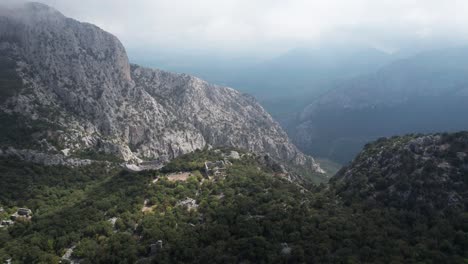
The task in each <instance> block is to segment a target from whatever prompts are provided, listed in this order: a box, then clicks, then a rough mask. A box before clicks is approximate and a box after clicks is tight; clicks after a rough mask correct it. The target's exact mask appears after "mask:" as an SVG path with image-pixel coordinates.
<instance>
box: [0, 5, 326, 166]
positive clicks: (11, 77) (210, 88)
mask: <svg viewBox="0 0 468 264" xmlns="http://www.w3.org/2000/svg"><path fill="white" fill-rule="evenodd" d="M0 54H1V56H0V63H1V66H2V67H1V69H0V74H4V75H5V76H3V77H4V78H3V79H2V82H0V85H1V86H2V87H1V89H2V92H1V93H0V104H1V115H2V118H6V119H8V118H11V117H12V116H14V117H16V116H21V117H23V118H24V117H26V120H25V121H24V122H25V124H26V127H33V126H32V125H31V124H32V123H37V122H39V123H41V124H43V125H42V127H41V128H36V127H34V129H31V130H32V131H34V133H31V134H27V136H28V137H29V136H30V137H32V138H34V140H33V141H32V143H31V144H30V145H28V148H30V149H36V150H41V151H47V152H57V153H58V152H60V151H62V152H63V150H66V152H67V153H70V155H73V154H77V153H82V152H83V151H84V150H86V151H95V152H97V153H102V154H106V155H108V154H112V155H117V156H118V157H120V158H121V159H122V160H125V161H128V162H137V163H138V162H141V161H142V160H156V161H159V162H166V161H168V160H170V159H172V158H174V157H176V156H178V155H181V154H184V153H187V152H191V151H194V150H196V149H202V148H204V147H207V146H209V145H211V146H229V147H236V148H242V149H246V150H249V151H252V152H257V153H268V154H269V155H270V156H271V157H273V158H275V159H278V160H282V161H285V162H287V163H290V164H293V165H301V166H307V167H308V168H310V170H312V171H320V170H321V169H320V167H319V166H318V164H317V163H315V161H314V160H313V159H312V158H311V157H309V156H306V155H304V154H302V153H301V152H300V151H299V150H298V149H297V148H296V147H295V146H294V145H293V144H291V142H290V141H289V139H288V137H287V135H286V134H285V133H284V131H283V130H282V129H281V127H280V126H279V125H278V124H277V123H276V122H275V121H274V120H273V119H272V118H271V116H270V115H269V114H268V113H267V112H266V111H265V110H264V109H263V108H262V107H261V106H260V105H259V104H258V103H257V102H256V101H255V100H254V99H253V98H251V97H250V96H247V95H244V94H241V93H239V92H238V91H236V90H233V89H231V88H226V87H220V86H216V85H212V84H209V83H207V82H205V81H203V80H200V79H198V78H196V77H192V76H189V75H185V74H174V73H169V72H164V71H160V70H152V69H147V68H142V67H139V66H137V65H130V64H129V62H128V59H127V55H126V53H125V49H124V47H123V46H122V44H121V43H120V42H119V40H118V39H117V38H116V37H114V36H113V35H111V34H109V33H107V32H105V31H103V30H101V29H100V28H98V27H96V26H94V25H91V24H87V23H80V22H78V21H76V20H73V19H70V18H67V17H65V16H63V15H62V14H61V13H59V12H58V11H56V10H54V9H52V8H50V7H48V6H45V5H43V4H38V3H29V4H26V5H23V6H21V7H17V8H2V9H1V10H0ZM3 80H6V81H3ZM3 143H4V142H2V145H5V144H3Z"/></svg>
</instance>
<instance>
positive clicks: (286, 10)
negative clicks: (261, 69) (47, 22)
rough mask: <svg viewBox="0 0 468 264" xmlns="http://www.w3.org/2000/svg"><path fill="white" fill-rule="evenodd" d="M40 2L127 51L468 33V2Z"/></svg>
mask: <svg viewBox="0 0 468 264" xmlns="http://www.w3.org/2000/svg"><path fill="white" fill-rule="evenodd" d="M1 1H7V0H0V2H1ZM10 1H11V0H10ZM39 2H42V3H45V4H48V5H51V6H53V7H55V8H56V9H58V10H59V11H61V12H62V13H64V14H65V15H67V16H70V17H73V18H76V19H78V20H81V21H87V22H91V23H93V24H96V25H98V26H99V27H101V28H103V29H105V30H107V31H109V32H111V33H113V34H115V35H117V36H118V37H119V38H120V39H121V40H122V42H123V43H124V44H125V46H127V47H128V48H130V49H131V48H149V49H151V48H161V49H185V50H192V49H194V50H205V51H209V50H213V51H218V52H219V51H221V52H226V53H236V52H241V53H242V52H253V53H256V52H258V53H264V52H266V53H268V52H279V51H282V50H287V49H290V48H295V47H298V46H313V45H316V44H317V43H323V42H329V41H335V42H340V41H342V42H356V43H360V44H366V45H370V46H373V47H377V48H380V49H383V50H388V51H394V50H398V49H399V48H401V47H402V46H405V45H410V44H411V43H419V42H422V43H430V42H434V41H441V40H442V41H450V42H457V41H465V40H466V39H467V37H468V0H131V1H130V0H39Z"/></svg>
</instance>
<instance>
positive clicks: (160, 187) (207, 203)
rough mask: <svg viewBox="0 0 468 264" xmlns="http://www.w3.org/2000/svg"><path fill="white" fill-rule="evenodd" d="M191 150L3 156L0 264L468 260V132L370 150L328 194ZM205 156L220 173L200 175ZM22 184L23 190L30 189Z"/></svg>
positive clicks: (247, 158)
mask: <svg viewBox="0 0 468 264" xmlns="http://www.w3.org/2000/svg"><path fill="white" fill-rule="evenodd" d="M233 151H235V150H232V149H213V150H207V149H206V150H202V151H195V152H192V153H189V154H185V155H182V156H179V157H177V158H175V159H173V160H171V162H169V163H168V164H167V165H166V166H165V167H163V168H162V169H160V170H158V171H143V172H137V173H130V172H128V171H125V170H122V168H120V167H118V166H115V165H113V164H112V163H93V164H90V165H86V166H79V167H64V166H57V165H54V166H45V165H40V164H32V163H28V162H24V161H20V160H15V159H5V158H1V157H0V179H1V180H2V184H1V185H0V204H1V207H2V208H3V210H2V211H0V219H2V220H3V219H6V218H7V217H9V216H10V215H11V214H14V212H16V211H17V210H18V207H26V209H30V210H31V211H32V218H31V219H22V218H19V219H17V220H15V223H14V224H13V225H9V226H3V227H2V226H0V261H2V262H5V261H6V260H8V259H11V260H12V263H15V262H17V263H59V261H61V263H70V262H72V263H73V262H79V263H465V262H466V260H467V259H468V250H467V249H468V225H467V224H466V223H467V221H468V214H467V213H466V212H467V209H468V208H467V207H468V193H467V190H468V188H467V187H468V186H467V184H468V181H467V180H468V179H467V175H468V174H467V168H468V132H461V133H455V134H433V135H407V136H403V137H393V138H385V139H380V140H378V141H376V142H373V143H370V144H368V145H367V146H366V147H365V149H364V150H363V151H362V152H361V153H360V154H359V155H358V156H357V157H356V159H355V160H354V161H353V162H352V163H351V164H350V165H349V166H348V167H347V168H344V169H343V170H341V171H340V172H339V173H338V174H337V175H336V176H335V177H333V178H332V179H331V183H330V185H328V186H325V185H321V186H313V185H299V184H298V183H297V182H294V181H288V180H287V179H286V178H285V177H283V176H282V174H283V172H282V170H281V169H280V167H278V166H277V165H275V164H271V163H267V162H265V160H264V159H263V156H262V155H255V154H252V153H248V152H244V151H237V155H232V153H233ZM206 160H210V161H216V160H224V161H225V164H227V165H226V166H227V167H226V168H225V170H224V171H223V172H221V173H220V174H219V175H218V176H214V175H212V176H207V175H206V174H205V171H204V162H205V161H206ZM24 186H27V188H25V187H24Z"/></svg>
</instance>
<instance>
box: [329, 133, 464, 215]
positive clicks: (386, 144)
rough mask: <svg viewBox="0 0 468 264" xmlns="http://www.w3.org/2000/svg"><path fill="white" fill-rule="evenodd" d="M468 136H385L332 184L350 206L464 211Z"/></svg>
mask: <svg viewBox="0 0 468 264" xmlns="http://www.w3.org/2000/svg"><path fill="white" fill-rule="evenodd" d="M467 153H468V132H458V133H453V134H447V133H444V134H432V135H406V136H401V137H392V138H381V139H379V140H377V141H376V142H374V143H371V144H367V145H366V146H365V148H364V150H363V151H362V152H361V153H360V154H359V155H358V156H357V157H356V158H355V159H354V160H353V161H352V162H351V164H350V165H349V166H348V167H346V168H343V169H342V170H341V171H340V172H338V173H337V175H335V176H334V177H333V179H332V181H331V184H332V186H334V188H335V189H336V193H337V194H338V195H340V196H341V197H343V199H345V200H346V201H348V202H353V201H359V202H365V203H369V204H374V205H375V204H379V205H380V206H386V207H395V208H400V209H406V210H411V211H418V212H422V213H429V214H430V213H437V212H439V213H448V214H449V213H451V212H453V211H455V212H466V210H467V208H468V177H467V175H468V155H467Z"/></svg>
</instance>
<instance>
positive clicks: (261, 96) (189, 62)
mask: <svg viewBox="0 0 468 264" xmlns="http://www.w3.org/2000/svg"><path fill="white" fill-rule="evenodd" d="M130 58H131V60H133V61H135V62H138V63H139V64H142V65H147V66H156V67H158V68H161V69H166V70H171V71H175V72H183V73H189V74H195V75H197V76H202V77H203V78H204V79H206V80H208V81H210V82H214V83H218V84H223V85H228V86H230V87H234V88H236V89H238V90H239V91H242V92H246V93H248V94H251V95H253V96H254V97H255V98H256V99H258V100H259V101H260V102H261V103H262V105H263V106H264V107H265V108H266V110H267V111H268V112H269V113H270V114H271V115H272V116H273V117H274V118H275V120H277V121H278V122H280V124H281V125H282V127H283V128H284V129H286V130H288V129H289V128H291V127H293V125H294V122H293V121H294V119H295V116H296V114H297V113H298V112H300V111H302V110H303V109H304V107H306V106H307V105H308V104H309V103H310V102H311V98H316V97H318V96H320V95H322V94H323V93H325V92H326V91H328V90H329V89H331V88H333V87H334V86H333V85H334V84H335V83H336V82H338V81H340V80H343V79H349V78H352V77H356V76H359V75H362V74H366V73H370V72H373V71H375V70H377V69H378V68H379V67H381V66H383V65H385V64H387V63H389V62H390V61H392V60H394V59H395V56H394V55H390V54H387V53H385V52H382V51H379V50H376V49H373V48H370V47H365V46H358V45H352V44H348V43H347V44H346V45H342V44H333V43H327V44H322V45H320V46H317V47H302V48H294V49H291V50H288V51H287V52H285V53H283V54H280V55H277V56H273V57H271V58H264V57H263V58H259V57H256V56H255V54H250V55H249V56H248V57H247V58H246V57H240V56H238V57H235V56H231V57H228V56H226V55H225V56H222V55H220V54H218V55H213V52H212V53H211V54H205V53H200V54H199V53H197V52H190V53H189V52H186V53H182V54H179V53H177V51H171V50H169V51H165V52H160V53H156V54H155V55H154V56H148V54H145V53H144V52H142V51H141V50H140V51H136V50H131V51H130Z"/></svg>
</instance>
